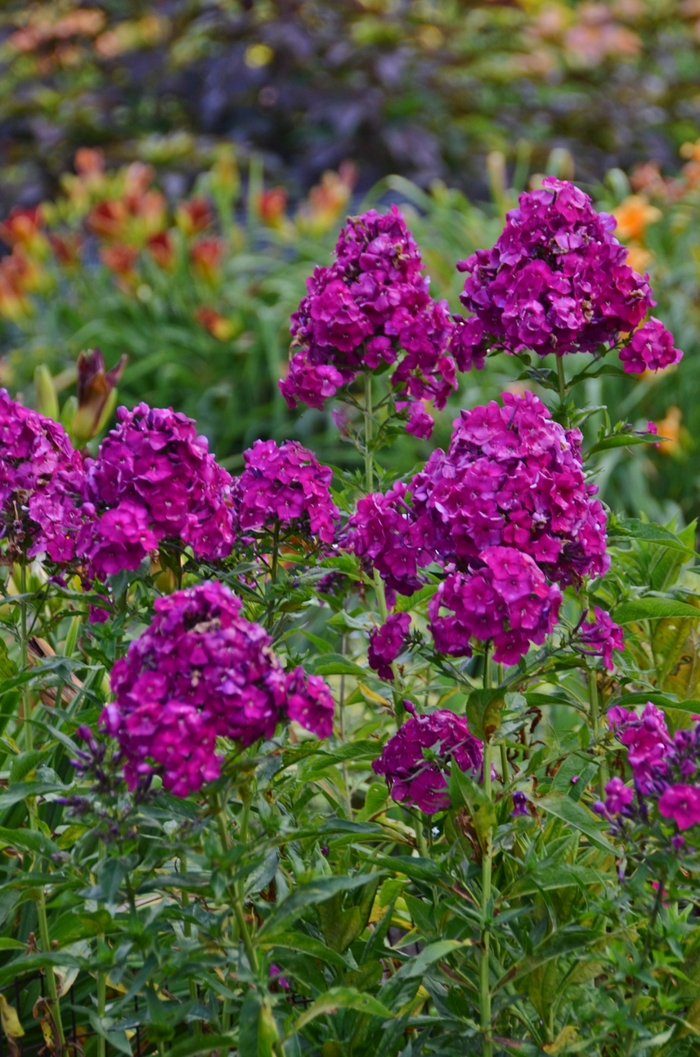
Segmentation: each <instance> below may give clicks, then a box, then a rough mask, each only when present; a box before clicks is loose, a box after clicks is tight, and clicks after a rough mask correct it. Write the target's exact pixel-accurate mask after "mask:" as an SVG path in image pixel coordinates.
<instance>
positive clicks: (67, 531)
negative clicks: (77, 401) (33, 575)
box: [0, 389, 83, 564]
mask: <svg viewBox="0 0 700 1057" xmlns="http://www.w3.org/2000/svg"><path fill="white" fill-rule="evenodd" d="M82 489H83V463H82V459H81V457H80V455H79V454H78V452H76V451H75V450H74V449H73V447H72V445H71V442H70V440H69V439H68V435H67V434H66V432H65V430H64V429H63V426H60V425H59V424H58V422H54V421H53V419H50V418H45V417H44V416H43V415H39V414H38V413H37V412H36V411H31V410H30V409H29V408H26V407H23V406H22V405H21V404H18V403H17V402H16V401H15V400H12V399H11V398H10V396H9V394H8V393H7V391H6V390H5V389H0V540H4V541H5V543H6V545H7V552H6V554H7V557H8V558H9V559H10V560H14V559H18V558H21V557H22V556H25V557H27V558H33V557H35V556H36V555H38V554H42V553H45V554H46V555H47V556H48V557H49V559H50V560H51V561H52V562H56V563H58V564H64V563H67V562H70V561H71V560H72V559H73V557H74V556H75V545H76V538H77V535H78V531H79V529H80V526H81V523H82V517H81V511H80V501H79V500H80V494H81V492H82Z"/></svg>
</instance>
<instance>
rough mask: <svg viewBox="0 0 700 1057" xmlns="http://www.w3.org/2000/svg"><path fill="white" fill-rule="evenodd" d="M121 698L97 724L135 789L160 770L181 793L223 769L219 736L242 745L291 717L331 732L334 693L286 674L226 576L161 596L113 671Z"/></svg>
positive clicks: (308, 679)
mask: <svg viewBox="0 0 700 1057" xmlns="http://www.w3.org/2000/svg"><path fill="white" fill-rule="evenodd" d="M112 691H113V693H114V694H115V698H116V700H115V701H114V702H112V703H111V704H108V705H107V706H106V707H105V709H104V711H103V713H102V716H101V720H100V722H101V725H102V726H103V728H104V729H105V730H106V731H107V733H108V734H110V735H112V736H113V737H115V738H117V740H118V741H119V745H120V747H121V750H122V752H123V754H124V757H125V759H126V768H125V775H126V779H127V782H128V784H129V786H130V787H132V788H133V787H134V786H135V785H136V783H137V782H138V780H139V779H140V778H142V777H144V776H147V775H150V774H153V773H154V772H156V773H159V774H162V777H163V784H164V786H165V788H166V789H169V790H170V791H171V792H173V793H174V794H175V795H176V796H187V795H188V793H191V792H197V791H198V790H199V789H201V787H202V785H203V784H204V783H205V782H206V781H211V780H212V779H214V778H216V777H217V776H218V774H219V770H220V767H221V757H220V756H217V755H216V752H215V743H216V739H217V737H225V738H230V739H231V740H234V741H237V742H240V744H241V745H243V746H246V745H250V744H252V742H254V741H256V740H257V739H258V738H271V737H272V736H273V734H274V732H275V728H276V726H277V724H278V722H280V721H281V720H284V719H295V720H297V721H298V722H299V723H301V724H302V725H303V726H305V727H306V728H307V729H309V730H312V731H314V732H315V733H318V734H319V736H321V737H325V736H326V735H327V734H329V733H330V730H331V724H332V715H333V699H332V697H331V694H330V691H329V689H328V687H327V686H326V684H325V683H324V682H323V680H322V679H320V678H319V677H318V676H310V677H307V676H305V673H304V672H303V671H302V669H299V668H298V669H296V670H295V671H293V672H292V673H291V674H289V675H287V674H285V672H284V671H283V670H282V667H281V665H280V662H279V661H278V659H277V658H276V656H275V654H274V653H273V652H272V648H271V640H270V637H269V635H268V634H267V632H266V631H265V630H264V629H263V628H262V627H261V626H260V625H259V624H253V623H251V622H250V621H248V620H245V619H244V617H242V616H241V602H240V600H239V599H238V598H236V597H235V595H233V594H231V592H230V591H229V589H228V588H227V587H225V586H224V585H223V584H220V583H214V582H209V583H203V584H199V585H198V586H197V587H191V588H188V589H186V590H184V591H176V592H175V593H174V594H172V595H169V596H167V597H164V598H158V599H156V602H155V616H154V618H153V621H152V623H151V624H150V625H149V627H148V628H147V629H146V630H145V631H144V632H143V634H142V635H141V636H140V637H139V638H138V639H136V640H134V641H133V642H132V643H131V645H130V646H129V650H128V652H127V654H126V657H124V658H122V659H121V660H119V661H117V663H116V664H115V666H114V669H113V671H112Z"/></svg>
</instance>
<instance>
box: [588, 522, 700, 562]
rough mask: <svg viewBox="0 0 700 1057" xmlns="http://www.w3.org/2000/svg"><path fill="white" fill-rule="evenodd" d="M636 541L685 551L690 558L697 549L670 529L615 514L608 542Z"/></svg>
mask: <svg viewBox="0 0 700 1057" xmlns="http://www.w3.org/2000/svg"><path fill="white" fill-rule="evenodd" d="M614 539H634V540H641V541H643V542H644V543H662V544H663V545H664V546H665V547H670V548H671V549H672V550H678V551H683V552H684V553H685V554H687V556H688V558H692V556H693V554H694V553H695V548H694V547H692V546H689V545H688V544H687V543H686V542H684V540H683V539H681V538H680V537H679V536H677V535H676V533H675V532H671V531H670V529H667V528H663V527H662V526H661V525H650V524H649V523H648V522H646V521H640V520H639V518H634V517H629V518H618V517H616V516H615V515H614V514H613V515H612V517H611V519H610V524H609V525H608V540H614Z"/></svg>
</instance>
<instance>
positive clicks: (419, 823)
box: [413, 813, 430, 859]
mask: <svg viewBox="0 0 700 1057" xmlns="http://www.w3.org/2000/svg"><path fill="white" fill-rule="evenodd" d="M413 829H414V831H415V834H416V842H417V844H418V851H419V852H420V856H421V858H422V859H429V858H430V852H429V851H428V845H427V843H426V840H425V833H424V832H423V815H422V813H421V814H420V815H418V816H417V817H415V818H414V820H413Z"/></svg>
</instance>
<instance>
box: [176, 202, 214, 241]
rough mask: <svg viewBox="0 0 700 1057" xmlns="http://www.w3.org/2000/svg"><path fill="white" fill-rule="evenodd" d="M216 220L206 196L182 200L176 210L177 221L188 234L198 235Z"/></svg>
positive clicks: (184, 232)
mask: <svg viewBox="0 0 700 1057" xmlns="http://www.w3.org/2000/svg"><path fill="white" fill-rule="evenodd" d="M213 220H214V214H213V213H212V211H211V207H210V205H209V203H208V202H207V200H206V198H191V199H190V200H189V202H181V203H180V204H179V206H178V207H177V210H176V212H175V223H176V224H177V226H178V227H179V228H180V230H181V231H182V232H183V234H185V235H187V236H188V237H189V236H190V235H197V234H198V233H199V232H200V231H204V230H205V228H208V227H209V225H210V224H211V223H212V222H213Z"/></svg>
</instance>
